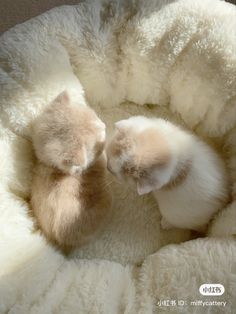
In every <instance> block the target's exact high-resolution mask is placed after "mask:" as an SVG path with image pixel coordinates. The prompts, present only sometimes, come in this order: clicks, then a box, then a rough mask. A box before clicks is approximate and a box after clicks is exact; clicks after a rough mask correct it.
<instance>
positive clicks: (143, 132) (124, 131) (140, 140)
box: [107, 117, 172, 195]
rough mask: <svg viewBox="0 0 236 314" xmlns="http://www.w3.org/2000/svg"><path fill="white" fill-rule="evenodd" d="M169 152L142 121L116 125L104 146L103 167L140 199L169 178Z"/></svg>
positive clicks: (162, 139) (158, 135) (161, 138)
mask: <svg viewBox="0 0 236 314" xmlns="http://www.w3.org/2000/svg"><path fill="white" fill-rule="evenodd" d="M171 157H172V156H171V150H170V147H169V145H168V142H167V141H166V139H165V137H164V135H163V134H162V133H160V132H159V131H158V129H156V128H155V126H154V124H153V122H151V121H150V120H149V119H147V118H145V117H132V118H130V119H127V120H122V121H119V122H117V123H116V132H115V135H114V137H113V138H112V140H111V142H110V143H109V144H108V146H107V167H108V170H109V171H110V172H111V173H112V174H113V175H115V176H116V177H117V178H118V180H120V181H124V182H127V183H128V184H129V185H131V186H133V187H134V188H136V189H137V191H138V193H139V194H140V195H142V194H146V193H149V192H151V191H153V190H156V189H159V188H161V187H162V186H163V185H164V184H166V183H167V182H168V181H169V180H170V177H171V174H172V167H171V164H172V162H171V161H172V160H171Z"/></svg>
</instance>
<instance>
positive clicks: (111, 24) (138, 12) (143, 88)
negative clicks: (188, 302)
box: [0, 0, 236, 314]
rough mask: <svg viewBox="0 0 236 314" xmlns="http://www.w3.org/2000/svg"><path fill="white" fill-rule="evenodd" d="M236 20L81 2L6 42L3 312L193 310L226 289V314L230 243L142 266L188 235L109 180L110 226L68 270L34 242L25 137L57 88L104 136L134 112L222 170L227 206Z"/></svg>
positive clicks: (213, 243)
mask: <svg viewBox="0 0 236 314" xmlns="http://www.w3.org/2000/svg"><path fill="white" fill-rule="evenodd" d="M168 3H170V4H168ZM235 14H236V9H235V7H234V6H233V5H230V4H226V3H224V2H223V1H219V0H205V1H201V0H179V1H176V2H173V3H171V1H157V0H150V1H146V0H135V1H132V2H131V1H125V0H124V1H106V0H99V1H85V2H83V3H81V4H79V5H77V6H71V7H70V6H63V7H59V8H55V9H53V10H51V11H49V12H46V13H45V14H43V15H41V16H39V17H36V18H34V19H32V20H30V21H28V22H26V23H24V24H21V25H18V26H16V27H14V28H13V29H11V30H9V31H7V32H6V33H4V34H3V35H2V36H1V37H0V152H1V157H0V265H1V270H0V271H1V279H0V312H1V313H5V312H9V313H17V314H19V313H24V314H25V313H51V312H53V311H54V312H56V313H86V312H90V313H109V314H110V313H116V312H118V311H120V312H126V313H138V312H140V313H145V314H146V313H152V312H153V305H154V304H155V303H156V302H157V300H158V299H165V298H169V297H170V296H171V297H172V298H173V299H175V298H177V299H178V298H179V299H185V297H186V299H198V298H199V292H198V288H199V285H200V284H201V283H202V282H220V283H223V284H224V286H225V288H226V293H225V294H224V295H223V296H222V299H223V300H225V301H227V313H233V311H234V309H235V308H236V303H235V298H234V296H235V294H236V287H235V265H234V260H235V254H236V247H235V240H233V239H215V238H212V239H201V240H193V241H190V242H187V243H184V244H180V245H171V246H167V247H165V248H163V249H161V250H160V251H158V252H157V253H155V254H154V255H152V256H149V257H147V256H148V255H150V254H152V253H154V252H156V251H157V250H158V249H159V248H160V247H162V246H164V245H166V244H168V243H174V242H177V243H179V242H183V241H185V240H188V239H189V233H188V232H187V233H186V232H179V231H176V230H172V231H162V230H161V229H160V215H159V212H158V210H157V209H156V204H155V202H154V200H153V199H152V198H151V197H143V198H137V196H136V193H132V192H130V191H129V190H126V189H125V188H124V187H122V186H118V185H117V184H116V183H114V182H113V181H112V178H111V185H110V186H111V189H112V190H113V192H114V200H115V201H114V206H113V207H112V212H113V216H112V221H111V223H110V224H109V226H108V227H107V229H106V230H105V231H104V233H103V234H102V235H101V236H100V238H99V239H97V241H95V242H94V243H91V244H90V245H88V246H86V247H84V248H83V249H81V250H80V251H77V252H75V253H74V255H73V256H72V257H71V259H70V260H66V259H65V258H64V257H63V256H62V255H61V254H59V253H58V252H56V251H54V250H53V249H52V248H51V247H49V246H48V245H47V244H46V243H45V242H44V240H43V238H42V237H40V236H39V235H38V234H32V233H31V230H32V221H31V219H30V218H29V217H28V214H27V210H28V198H29V191H30V182H31V170H32V168H33V164H34V160H33V154H32V148H31V143H30V141H29V140H28V139H29V137H30V135H31V134H30V128H29V125H30V122H31V121H32V119H33V118H34V117H36V116H38V114H39V113H40V112H41V111H42V110H43V108H44V106H45V105H47V104H48V103H49V102H50V101H52V100H53V99H54V98H55V97H56V95H58V94H59V93H60V92H61V91H63V90H64V89H68V90H69V92H70V95H71V97H72V99H73V97H74V99H78V98H80V102H81V104H83V105H86V101H85V96H86V100H87V102H89V104H90V105H91V106H92V107H93V108H94V109H95V110H96V112H97V113H98V114H100V116H101V118H102V120H103V121H105V122H106V124H107V126H108V133H109V132H110V130H111V127H112V124H113V123H114V121H117V120H121V119H124V118H127V117H129V116H130V115H134V114H136V115H138V114H142V115H148V116H153V115H154V116H163V117H169V118H172V119H173V120H175V121H176V122H178V123H183V124H186V125H187V126H188V127H189V128H191V129H193V130H194V131H195V132H196V133H197V134H199V135H200V136H202V137H204V138H206V139H207V140H209V141H210V142H212V144H213V145H215V147H216V149H218V150H219V152H220V153H221V154H222V155H223V156H225V158H226V157H227V158H228V159H227V161H228V165H229V168H230V174H231V179H232V182H233V184H234V197H235V182H236V180H235V179H236V178H235V175H236V170H235V151H236V145H235V136H236V128H235V121H236V113H235V111H236V109H235V108H236V106H235V99H236V94H235V91H236V60H235V50H236V41H235V35H236V33H235V32H236V25H235V24H236V19H235ZM123 101H126V102H125V103H123V104H122V105H120V103H121V102H123ZM132 102H133V103H132ZM134 103H136V104H134ZM145 103H149V104H150V105H149V106H146V105H144V104H145ZM151 104H153V105H151ZM157 104H159V105H160V106H156V105H157ZM140 105H143V106H140ZM235 211H236V207H235V202H234V203H233V204H232V205H231V206H230V207H229V208H228V209H226V210H225V212H224V213H225V214H224V215H223V216H220V217H219V224H218V226H217V230H218V231H219V232H217V233H218V234H219V233H220V234H221V235H225V232H224V230H226V231H227V235H232V234H234V233H235V228H234V227H233V225H231V228H229V230H231V231H229V230H228V229H226V224H225V223H224V222H226V221H231V223H232V224H233V222H232V221H233V219H234V217H235ZM216 219H217V218H216ZM220 220H221V221H222V222H223V223H222V224H221V223H220ZM216 222H217V220H216ZM216 222H215V223H216ZM234 226H235V225H234ZM215 230H216V229H215ZM213 234H214V232H213ZM78 258H79V259H78ZM87 259H89V260H87ZM100 259H103V260H100ZM105 259H106V260H109V261H105ZM143 260H144V263H143V264H142V266H141V267H136V266H134V264H135V263H141V262H142V261H143ZM127 263H131V264H132V265H131V266H122V264H127ZM202 309H203V308H201V307H200V308H199V307H198V308H193V307H190V306H189V307H185V308H183V309H182V308H181V309H177V308H173V309H170V310H172V311H173V312H174V313H178V312H179V313H184V311H185V313H191V311H193V310H194V311H196V312H197V313H202ZM161 310H162V311H164V310H165V309H163V308H162V309H161ZM161 310H160V312H161ZM208 310H209V311H210V312H211V313H216V312H217V308H215V307H211V308H208ZM220 310H221V309H220ZM218 311H219V309H218Z"/></svg>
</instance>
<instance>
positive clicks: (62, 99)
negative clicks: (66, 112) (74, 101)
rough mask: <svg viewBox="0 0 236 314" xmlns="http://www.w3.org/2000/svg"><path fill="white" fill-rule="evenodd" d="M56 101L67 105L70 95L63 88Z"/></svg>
mask: <svg viewBox="0 0 236 314" xmlns="http://www.w3.org/2000/svg"><path fill="white" fill-rule="evenodd" d="M56 101H57V102H60V103H61V104H63V105H67V104H69V103H70V96H69V93H68V92H67V91H66V90H64V91H63V92H62V93H60V94H59V95H58V96H57V98H56Z"/></svg>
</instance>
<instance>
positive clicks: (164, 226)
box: [161, 217, 173, 230]
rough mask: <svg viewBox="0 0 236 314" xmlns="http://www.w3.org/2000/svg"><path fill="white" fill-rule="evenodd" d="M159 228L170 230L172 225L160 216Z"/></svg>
mask: <svg viewBox="0 0 236 314" xmlns="http://www.w3.org/2000/svg"><path fill="white" fill-rule="evenodd" d="M161 228H162V229H164V230H170V229H172V228H173V226H172V225H171V224H170V223H169V222H168V221H167V220H166V219H165V218H164V217H162V219H161Z"/></svg>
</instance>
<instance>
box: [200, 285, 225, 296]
mask: <svg viewBox="0 0 236 314" xmlns="http://www.w3.org/2000/svg"><path fill="white" fill-rule="evenodd" d="M199 292H200V293H201V295H213V296H214V295H215V296H217V295H222V294H224V292H225V287H224V286H223V285H221V284H220V283H204V284H202V285H201V286H200V288H199Z"/></svg>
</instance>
